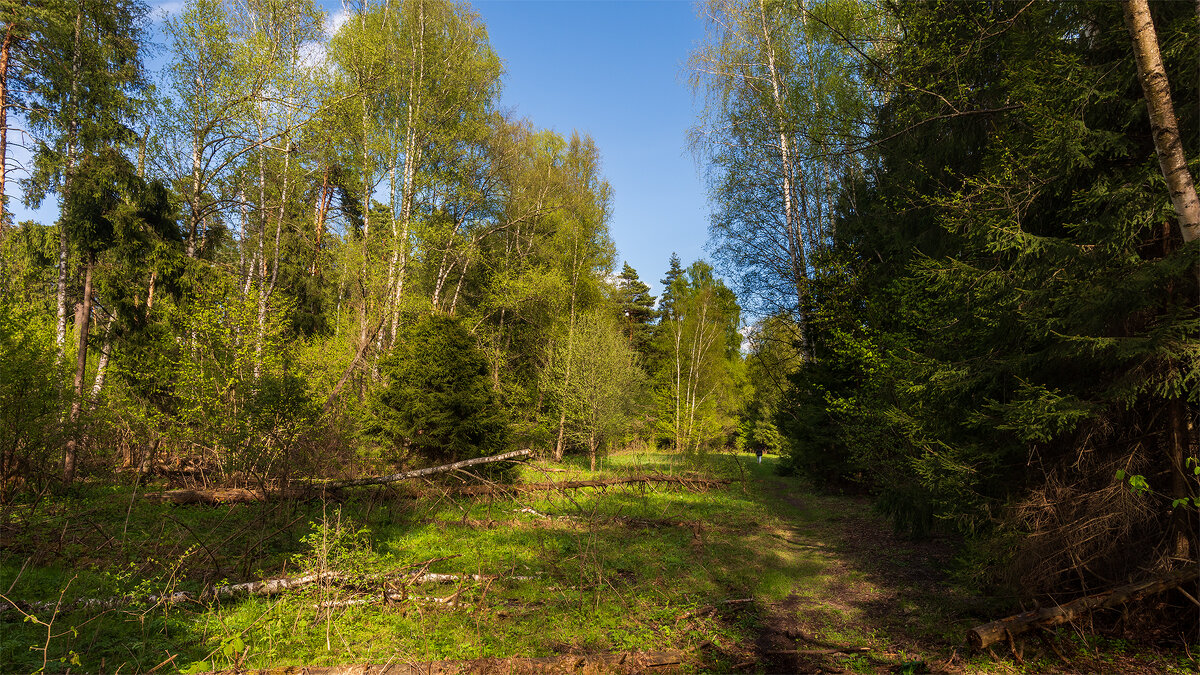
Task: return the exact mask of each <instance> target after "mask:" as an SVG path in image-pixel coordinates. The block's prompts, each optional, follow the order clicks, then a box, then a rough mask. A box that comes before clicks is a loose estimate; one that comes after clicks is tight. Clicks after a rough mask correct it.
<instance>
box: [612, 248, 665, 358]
mask: <svg viewBox="0 0 1200 675" xmlns="http://www.w3.org/2000/svg"><path fill="white" fill-rule="evenodd" d="M616 304H617V310H618V311H619V312H620V313H621V317H622V325H624V327H625V332H626V334H627V342H628V343H629V345H630V346H632V347H633V349H635V350H636V351H637V352H638V353H639V354H642V357H643V358H648V357H649V353H650V348H651V344H650V343H651V340H652V339H653V326H652V324H653V322H654V321H655V320H656V319H657V318H658V312H657V311H656V310H655V309H654V296H653V295H651V294H650V287H649V286H647V285H646V284H644V283H642V280H641V279H640V278H638V273H637V270H635V269H633V268H632V267H630V266H629V263H625V264H624V266H623V267H622V268H621V274H619V275H618V276H617V286H616Z"/></svg>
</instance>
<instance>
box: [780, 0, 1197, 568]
mask: <svg viewBox="0 0 1200 675" xmlns="http://www.w3.org/2000/svg"><path fill="white" fill-rule="evenodd" d="M888 12H889V14H890V16H889V17H888V19H887V22H888V23H889V24H891V25H894V26H896V27H897V28H898V29H899V30H900V33H899V34H900V35H903V36H904V37H903V39H901V40H899V41H897V42H896V43H895V47H894V49H892V50H890V51H887V52H884V53H882V54H877V55H876V56H877V57H878V58H880V59H882V60H881V61H880V62H879V63H880V65H884V66H885V67H886V69H887V73H888V74H887V75H882V74H877V75H876V76H877V77H879V78H880V80H881V81H879V82H878V83H877V86H878V87H879V88H888V87H891V86H893V85H895V84H896V83H901V85H902V86H900V87H899V88H898V89H897V90H896V91H895V94H894V95H893V96H891V97H890V98H889V99H888V100H887V101H886V103H883V104H881V105H879V106H877V107H876V109H875V118H876V121H877V123H878V125H879V126H878V131H877V132H876V139H877V145H876V146H874V150H873V155H872V157H871V158H870V159H871V162H872V164H871V168H870V173H869V174H868V175H867V176H866V177H865V178H863V179H862V180H852V179H851V180H848V182H847V184H846V185H845V186H844V188H843V191H842V198H841V204H840V207H839V211H840V215H839V219H838V222H837V227H836V229H835V234H834V237H833V240H832V246H831V248H830V250H829V251H828V253H826V254H824V255H822V256H820V257H818V258H817V259H816V260H815V268H814V270H813V274H812V277H811V279H812V283H811V285H810V289H811V300H810V302H811V306H810V307H809V308H808V309H807V310H806V312H807V313H808V316H810V318H811V322H810V326H811V328H812V337H813V340H812V344H813V347H814V355H815V359H814V361H812V362H811V363H808V364H806V365H805V367H804V368H801V369H800V370H799V371H798V372H797V373H796V374H795V375H793V377H792V389H791V392H790V393H789V394H788V398H787V399H786V400H787V403H786V404H785V405H784V406H783V408H784V409H785V410H787V411H788V412H787V413H786V414H783V415H780V416H779V424H780V428H781V429H783V430H784V431H785V433H786V434H787V435H788V436H789V438H790V439H791V441H792V447H793V451H792V464H793V465H794V466H795V467H797V468H798V469H801V470H807V471H808V472H810V473H811V474H812V475H815V476H824V477H826V478H828V477H835V478H836V479H842V480H853V481H861V482H863V483H865V484H866V486H867V487H869V488H870V489H872V490H873V491H875V492H876V494H877V495H878V504H879V506H880V508H882V509H883V510H884V511H886V512H887V513H889V514H890V515H891V516H892V517H893V519H894V521H895V522H896V524H897V526H898V527H900V528H902V529H904V530H908V531H910V532H914V533H921V532H925V531H928V530H929V529H930V528H931V527H935V526H939V524H940V525H942V526H950V527H953V528H955V529H958V530H959V531H962V532H967V533H974V534H976V535H986V536H992V535H991V534H988V533H996V532H997V528H1002V529H1006V530H1009V531H1016V532H1027V531H1030V530H1032V531H1036V532H1038V533H1039V537H1040V538H1029V539H1026V540H1018V542H1019V543H1018V544H1017V545H1015V546H1012V547H1009V548H1008V549H1007V550H1008V551H1009V554H1010V555H1012V556H1013V557H1014V559H1022V557H1025V558H1026V559H1028V560H1031V561H1032V560H1035V559H1036V560H1039V561H1044V560H1046V559H1048V558H1051V557H1054V556H1057V557H1054V558H1053V559H1054V560H1056V561H1059V560H1061V561H1062V565H1060V566H1058V567H1055V568H1054V569H1055V570H1058V571H1055V572H1049V571H1047V572H1045V575H1046V576H1038V575H1032V574H1028V575H1023V576H1022V578H1021V579H1020V583H1021V584H1023V585H1025V586H1026V587H1027V588H1037V589H1041V590H1047V589H1050V588H1055V587H1056V584H1058V583H1075V581H1077V580H1078V579H1077V578H1076V579H1070V578H1068V577H1069V575H1067V576H1062V575H1063V574H1066V573H1065V572H1061V570H1065V569H1072V565H1073V563H1071V562H1070V560H1071V558H1070V556H1071V555H1076V556H1078V555H1079V551H1078V550H1075V551H1074V552H1072V550H1071V549H1070V547H1072V546H1074V544H1071V543H1070V541H1071V538H1070V536H1067V535H1065V534H1063V533H1066V532H1083V531H1085V529H1086V527H1087V526H1088V525H1087V524H1088V523H1089V522H1092V520H1093V519H1095V518H1098V517H1104V518H1112V519H1113V520H1112V521H1111V522H1122V523H1127V525H1128V526H1127V527H1126V529H1123V530H1122V532H1124V533H1125V534H1122V535H1119V536H1114V537H1112V538H1109V539H1108V540H1107V541H1106V542H1104V544H1103V545H1099V546H1098V548H1096V549H1094V557H1093V558H1091V560H1092V561H1093V562H1091V563H1089V566H1090V565H1096V566H1097V567H1094V568H1092V569H1096V570H1099V569H1101V568H1104V569H1106V570H1107V572H1097V574H1107V575H1109V577H1110V578H1111V577H1112V575H1123V574H1126V572H1127V571H1128V570H1129V569H1132V568H1129V567H1128V566H1129V565H1132V564H1134V563H1133V562H1131V561H1132V558H1130V557H1129V556H1128V551H1130V550H1138V551H1141V552H1142V553H1144V554H1145V555H1148V556H1149V555H1153V553H1152V552H1151V551H1150V550H1149V548H1147V547H1144V546H1141V547H1139V545H1138V544H1137V543H1136V542H1135V541H1134V539H1132V538H1136V537H1139V536H1142V535H1143V534H1145V532H1144V531H1143V530H1142V528H1143V527H1146V526H1149V527H1163V526H1164V525H1162V523H1155V524H1152V525H1151V524H1148V523H1146V522H1145V521H1143V520H1138V519H1140V518H1142V516H1141V515H1139V513H1140V512H1138V511H1137V510H1136V509H1133V508H1132V507H1128V508H1127V507H1126V506H1123V505H1122V504H1121V503H1119V502H1113V501H1112V500H1108V499H1103V498H1101V497H1099V495H1101V494H1102V491H1103V490H1105V489H1107V487H1108V486H1110V485H1111V476H1112V470H1113V468H1114V465H1116V466H1131V465H1135V466H1138V467H1146V470H1145V471H1142V470H1141V469H1139V475H1141V474H1145V477H1146V480H1147V481H1148V482H1149V483H1150V484H1152V485H1165V484H1166V482H1165V481H1166V478H1167V476H1168V475H1170V473H1171V472H1172V471H1173V470H1175V469H1173V468H1172V464H1173V460H1171V459H1170V456H1169V454H1167V453H1161V452H1158V451H1155V450H1151V449H1150V448H1149V447H1148V446H1147V445H1146V441H1145V440H1144V439H1145V438H1147V435H1149V436H1152V437H1156V438H1159V439H1161V441H1160V442H1165V443H1168V444H1170V443H1182V444H1183V447H1186V443H1187V440H1186V434H1177V433H1176V432H1175V431H1172V430H1171V429H1172V425H1177V424H1178V423H1177V422H1174V421H1172V420H1175V419H1180V418H1186V417H1187V416H1188V415H1194V411H1195V406H1196V405H1197V404H1198V403H1200V399H1197V392H1198V391H1200V387H1197V373H1198V372H1200V370H1198V367H1197V363H1200V351H1197V349H1196V343H1195V341H1194V339H1192V338H1190V337H1188V336H1189V335H1191V336H1194V335H1195V331H1196V330H1197V327H1198V326H1200V317H1198V315H1197V310H1196V303H1195V297H1196V292H1197V289H1196V285H1195V284H1196V277H1195V275H1194V269H1195V267H1194V265H1195V256H1196V251H1197V249H1196V244H1195V243H1192V244H1184V243H1183V242H1182V241H1181V238H1180V235H1179V232H1178V229H1177V228H1176V227H1175V226H1174V225H1173V223H1172V215H1171V213H1170V212H1169V209H1168V207H1167V204H1168V201H1167V198H1166V197H1167V196H1166V194H1165V192H1164V189H1163V187H1162V179H1161V175H1160V174H1159V168H1158V164H1157V160H1156V158H1155V155H1154V149H1153V145H1152V143H1151V142H1150V141H1151V138H1150V125H1149V122H1148V120H1147V119H1146V117H1145V111H1144V103H1143V101H1142V93H1141V89H1140V86H1139V85H1138V82H1137V75H1136V67H1135V64H1134V62H1133V58H1132V55H1131V52H1130V50H1129V35H1128V32H1127V31H1126V29H1125V27H1124V24H1123V21H1122V19H1121V16H1120V14H1121V8H1120V6H1119V5H1100V4H1094V3H1066V4H1062V3H1060V4H1056V5H1054V6H1053V7H1051V6H1047V5H1041V6H1038V5H1033V6H1029V7H1028V11H1024V10H1023V9H1022V7H1020V6H1018V4H1016V3H992V4H986V5H984V4H964V3H954V2H947V3H929V4H899V5H893V6H891V7H890V8H888ZM1154 13H1155V22H1156V24H1157V27H1158V30H1159V39H1160V41H1161V43H1162V45H1163V50H1164V54H1165V55H1166V56H1165V58H1166V59H1167V71H1168V73H1170V77H1171V87H1172V95H1173V97H1174V100H1175V102H1176V105H1177V106H1178V108H1177V113H1178V114H1179V119H1180V124H1181V131H1182V133H1183V135H1184V138H1185V145H1187V143H1192V144H1193V145H1194V144H1195V142H1197V140H1198V139H1200V126H1198V125H1197V123H1196V121H1197V119H1200V118H1198V117H1197V116H1196V115H1195V114H1194V113H1195V109H1196V108H1195V106H1196V101H1197V96H1196V92H1197V91H1200V80H1197V78H1196V71H1195V68H1194V67H1193V65H1194V61H1195V56H1196V52H1195V44H1196V42H1195V38H1196V37H1197V35H1196V24H1195V21H1194V16H1192V15H1190V14H1189V13H1188V11H1187V10H1186V8H1184V7H1182V6H1180V5H1175V4H1172V3H1160V4H1155V5H1154ZM1185 15H1187V16H1186V17H1185ZM1188 41H1191V42H1190V47H1184V46H1183V45H1184V44H1185V43H1188ZM1185 54H1187V56H1184V55H1185ZM864 96H867V94H864ZM1172 439H1182V440H1172ZM1176 452H1178V450H1176ZM1082 457H1088V458H1089V459H1088V461H1087V462H1084V463H1080V462H1081V460H1080V458H1082ZM1159 481H1163V482H1161V483H1160V482H1159ZM1067 486H1069V489H1070V490H1074V491H1075V492H1074V493H1073V494H1077V495H1079V497H1078V498H1077V501H1075V502H1074V505H1075V506H1074V507H1073V509H1071V510H1070V515H1069V516H1068V515H1065V513H1063V514H1060V516H1055V517H1056V518H1059V517H1061V518H1063V520H1061V521H1059V520H1056V521H1055V522H1056V523H1057V525H1056V526H1055V527H1056V528H1057V529H1056V530H1055V531H1054V532H1044V531H1041V530H1039V528H1041V527H1043V524H1042V523H1043V521H1041V520H1039V518H1041V517H1044V515H1045V513H1044V512H1043V511H1040V510H1039V508H1041V507H1038V506H1037V505H1038V504H1044V503H1046V502H1047V501H1049V502H1055V501H1056V500H1057V499H1058V498H1057V497H1054V496H1053V495H1055V494H1061V493H1059V492H1056V491H1057V490H1062V489H1067ZM1090 495H1096V496H1097V498H1096V499H1095V500H1092V498H1091V497H1090ZM1188 496H1189V495H1186V494H1173V495H1171V498H1172V499H1174V500H1179V499H1183V498H1185V497H1188ZM1055 508H1065V507H1055ZM1122 509H1124V510H1122ZM1039 514H1040V515H1039ZM1123 527H1125V526H1123ZM1169 527H1175V526H1169ZM1074 528H1079V529H1074ZM996 536H999V535H996ZM1120 537H1131V539H1120ZM1192 539H1193V541H1194V537H1192ZM1139 541H1140V540H1139ZM1034 542H1041V544H1038V545H1040V546H1042V548H1041V549H1037V548H1036V546H1035V543H1034ZM1089 550H1092V549H1089ZM1097 561H1104V562H1097ZM1031 564H1032V563H1031ZM1039 564H1040V563H1039ZM1056 564H1057V563H1056ZM1145 564H1150V563H1149V562H1145ZM1105 565H1111V567H1104V566H1105ZM1046 567H1048V566H1046ZM1039 574H1041V573H1039ZM1056 575H1058V576H1056Z"/></svg>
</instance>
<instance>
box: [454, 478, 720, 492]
mask: <svg viewBox="0 0 1200 675" xmlns="http://www.w3.org/2000/svg"><path fill="white" fill-rule="evenodd" d="M732 482H733V481H732V480H729V479H726V478H687V477H683V476H663V475H652V476H627V477H625V478H598V479H596V480H564V481H550V482H547V483H511V484H507V485H502V484H494V485H463V486H459V487H456V488H452V489H451V490H450V492H451V493H452V494H460V495H494V494H505V493H513V492H546V491H550V490H576V489H579V488H593V487H609V486H612V485H631V484H636V483H666V484H670V485H682V486H684V487H690V488H710V487H717V486H721V485H729V484H730V483H732Z"/></svg>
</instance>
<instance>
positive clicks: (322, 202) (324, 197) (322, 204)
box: [309, 167, 333, 277]
mask: <svg viewBox="0 0 1200 675" xmlns="http://www.w3.org/2000/svg"><path fill="white" fill-rule="evenodd" d="M332 194H333V192H332V189H331V188H330V186H329V167H325V172H324V174H323V175H322V177H321V191H320V192H319V193H317V213H316V218H314V220H315V227H316V230H317V243H316V246H314V247H313V262H312V267H310V268H309V276H314V277H315V276H317V274H318V273H319V272H320V270H321V239H322V237H324V235H325V214H326V213H327V212H328V211H329V201H330V199H331V197H332Z"/></svg>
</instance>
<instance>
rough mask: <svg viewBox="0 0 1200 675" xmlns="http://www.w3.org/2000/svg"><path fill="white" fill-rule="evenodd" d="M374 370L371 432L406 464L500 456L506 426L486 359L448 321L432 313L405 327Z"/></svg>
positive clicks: (506, 436)
mask: <svg viewBox="0 0 1200 675" xmlns="http://www.w3.org/2000/svg"><path fill="white" fill-rule="evenodd" d="M397 344H398V347H397V348H396V350H395V351H393V352H392V353H391V354H390V355H389V356H388V357H387V358H385V359H384V360H383V362H382V363H381V365H380V370H381V373H382V374H383V377H384V379H385V385H384V387H383V388H382V389H380V390H379V391H378V393H377V394H376V395H375V397H374V398H373V400H372V410H373V411H374V413H373V426H372V429H371V431H372V433H374V434H376V435H377V436H379V437H380V438H382V439H384V440H385V441H386V442H387V443H388V444H389V445H391V446H392V448H394V449H395V450H397V451H400V452H401V454H400V456H401V458H402V459H406V458H407V457H406V456H407V454H408V453H407V452H406V451H407V450H412V451H413V452H415V453H416V454H417V455H418V456H419V457H421V458H422V459H425V460H432V461H445V462H454V461H459V460H463V459H469V458H471V457H482V456H486V455H493V454H496V453H499V452H502V451H503V450H504V449H505V448H506V447H507V445H508V442H509V421H508V418H507V416H506V414H505V410H504V408H503V407H501V406H500V402H499V400H498V399H497V396H496V392H495V390H494V389H493V388H492V381H491V378H490V377H489V372H488V370H489V369H488V363H487V359H485V358H484V356H483V353H482V352H481V351H480V350H479V348H478V347H477V346H476V344H475V339H474V338H473V337H471V334H470V333H468V332H467V330H466V329H465V328H464V327H463V326H462V325H461V324H460V323H459V322H458V321H456V320H454V319H453V318H451V317H448V316H444V315H437V314H435V315H432V316H428V317H425V318H424V319H421V320H420V321H418V322H417V323H415V324H413V325H411V326H409V327H407V328H405V329H404V330H403V331H402V332H401V334H400V340H399V342H398V343H397Z"/></svg>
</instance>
